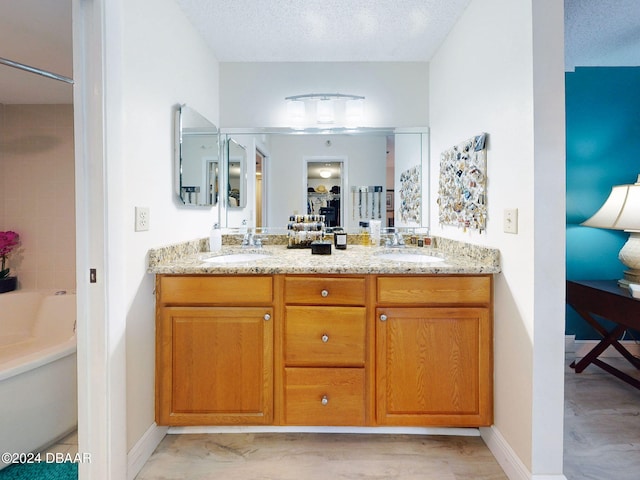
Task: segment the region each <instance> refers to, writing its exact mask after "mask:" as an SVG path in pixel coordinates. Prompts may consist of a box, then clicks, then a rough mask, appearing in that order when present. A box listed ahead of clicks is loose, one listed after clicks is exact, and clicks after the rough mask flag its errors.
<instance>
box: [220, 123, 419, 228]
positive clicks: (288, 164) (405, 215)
mask: <svg viewBox="0 0 640 480" xmlns="http://www.w3.org/2000/svg"><path fill="white" fill-rule="evenodd" d="M221 135H222V136H223V138H224V139H225V141H233V143H236V144H238V145H242V146H244V153H245V158H246V159H247V162H246V165H244V167H245V172H244V173H245V177H244V178H245V179H246V183H243V184H242V185H243V186H244V188H245V190H246V197H245V200H244V202H245V203H244V206H243V207H238V208H233V207H234V206H232V203H230V204H229V205H230V207H231V208H226V209H225V208H223V209H222V211H221V219H222V224H223V225H224V226H226V227H230V228H243V227H245V226H249V227H255V228H262V229H264V230H267V231H274V232H278V231H286V227H287V224H288V222H289V216H290V215H293V214H307V213H310V214H325V216H326V217H327V223H330V224H331V226H339V227H342V228H344V229H346V231H348V232H356V231H357V230H358V229H359V225H360V222H361V221H367V220H371V219H376V220H380V221H381V223H382V225H383V226H386V227H422V226H427V225H428V208H427V207H426V206H423V205H422V199H423V198H428V193H429V192H428V184H429V182H428V178H427V177H428V171H429V168H428V153H427V152H428V132H427V130H426V129H424V128H422V129H393V128H388V129H359V130H346V129H335V130H308V131H299V130H290V129H246V130H242V129H226V131H225V129H223V130H222V134H221ZM230 152H231V150H230ZM229 158H230V163H229V174H228V178H227V180H228V181H227V184H228V185H229V187H228V188H229V189H230V191H232V190H231V189H232V188H233V184H234V182H235V181H236V177H235V174H233V173H232V168H233V166H234V164H233V162H231V153H230V157H229ZM254 158H255V162H253V161H249V160H253V159H254ZM241 192H242V189H241Z"/></svg>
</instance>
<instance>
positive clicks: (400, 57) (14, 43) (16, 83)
mask: <svg viewBox="0 0 640 480" xmlns="http://www.w3.org/2000/svg"><path fill="white" fill-rule="evenodd" d="M469 1H470V0H176V3H178V4H179V5H180V7H181V8H182V9H183V10H184V11H185V13H186V14H187V16H188V17H189V18H190V19H191V21H192V22H193V23H194V25H195V26H196V28H197V29H199V30H200V31H201V32H202V35H203V37H204V38H205V39H206V41H207V42H208V43H209V44H210V45H211V48H212V50H213V52H214V54H215V55H216V56H217V58H218V60H220V61H222V62H232V61H233V62H275V61H278V62H285V61H286V62H296V61H307V62H321V61H352V62H353V61H428V60H429V59H430V58H431V56H432V55H433V53H434V52H435V51H436V50H437V49H438V47H439V46H440V44H441V43H442V41H443V39H444V38H445V37H446V35H447V32H448V31H449V30H450V28H451V27H452V25H453V24H455V22H456V20H457V19H458V18H459V16H460V15H461V13H462V12H463V11H464V9H465V8H466V6H467V5H468V3H469ZM152 3H153V2H152V1H151V0H150V5H152ZM150 8H152V7H151V6H150ZM565 25H566V27H565V39H566V45H565V60H566V66H567V70H572V69H573V67H574V66H575V65H581V66H640V0H565ZM71 46H72V41H71V0H0V57H5V58H8V59H10V60H13V61H17V62H20V63H25V64H28V65H32V66H35V67H38V68H41V69H44V70H49V71H52V72H54V73H58V74H61V75H65V76H72V53H71V48H72V47H71ZM71 100H72V95H71V87H70V86H69V85H67V84H64V83H61V82H57V81H55V80H50V79H47V78H44V77H40V76H37V75H34V74H30V73H25V72H20V71H18V70H15V69H12V68H10V67H7V66H3V65H0V103H70V102H71Z"/></svg>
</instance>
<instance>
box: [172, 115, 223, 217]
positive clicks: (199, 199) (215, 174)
mask: <svg viewBox="0 0 640 480" xmlns="http://www.w3.org/2000/svg"><path fill="white" fill-rule="evenodd" d="M175 123H176V146H175V151H176V159H175V165H176V174H175V177H176V178H175V184H176V193H177V195H178V197H179V198H180V200H181V201H182V203H183V204H184V205H187V206H194V207H197V206H212V205H216V204H217V203H218V197H219V191H220V177H221V173H222V169H221V162H220V148H219V143H218V140H219V134H218V129H217V127H216V126H215V125H214V124H213V123H211V122H210V121H209V120H207V119H206V118H205V117H203V116H202V115H201V114H200V113H198V112H197V111H195V110H194V109H193V108H191V107H188V106H187V105H182V106H180V107H179V108H178V109H177V111H176V122H175Z"/></svg>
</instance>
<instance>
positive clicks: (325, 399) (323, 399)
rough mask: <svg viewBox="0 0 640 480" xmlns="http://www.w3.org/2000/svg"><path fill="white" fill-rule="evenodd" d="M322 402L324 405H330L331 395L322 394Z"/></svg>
mask: <svg viewBox="0 0 640 480" xmlns="http://www.w3.org/2000/svg"><path fill="white" fill-rule="evenodd" d="M320 403H322V405H328V404H329V397H327V396H326V395H323V396H322V400H320Z"/></svg>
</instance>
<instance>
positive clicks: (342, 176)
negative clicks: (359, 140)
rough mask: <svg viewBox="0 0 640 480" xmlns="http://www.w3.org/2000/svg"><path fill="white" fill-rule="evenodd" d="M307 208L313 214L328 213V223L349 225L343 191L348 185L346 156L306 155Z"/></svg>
mask: <svg viewBox="0 0 640 480" xmlns="http://www.w3.org/2000/svg"><path fill="white" fill-rule="evenodd" d="M303 170H304V183H303V185H306V189H305V203H306V206H305V209H304V211H306V213H307V214H309V215H324V216H325V225H326V226H327V227H342V228H345V229H346V223H347V222H346V220H347V218H346V215H345V208H344V202H343V201H342V192H344V187H345V185H346V177H347V175H346V171H347V159H346V157H305V159H304V168H303Z"/></svg>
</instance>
